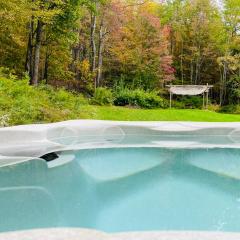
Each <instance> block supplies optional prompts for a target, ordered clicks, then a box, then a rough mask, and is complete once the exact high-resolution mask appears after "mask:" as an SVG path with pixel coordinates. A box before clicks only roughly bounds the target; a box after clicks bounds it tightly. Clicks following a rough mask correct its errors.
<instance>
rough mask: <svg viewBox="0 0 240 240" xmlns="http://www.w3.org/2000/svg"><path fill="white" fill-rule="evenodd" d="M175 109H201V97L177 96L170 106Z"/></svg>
mask: <svg viewBox="0 0 240 240" xmlns="http://www.w3.org/2000/svg"><path fill="white" fill-rule="evenodd" d="M172 106H173V107H175V108H192V109H196V108H198V109H201V108H202V107H203V99H202V96H177V97H176V99H175V100H174V101H173V104H172Z"/></svg>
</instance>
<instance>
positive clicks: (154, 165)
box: [0, 148, 240, 232]
mask: <svg viewBox="0 0 240 240" xmlns="http://www.w3.org/2000/svg"><path fill="white" fill-rule="evenodd" d="M71 154H74V155H75V159H74V160H73V161H71V162H69V163H66V164H64V165H62V166H58V167H54V168H49V167H48V164H47V163H46V162H45V161H43V160H42V161H41V160H32V161H29V162H25V163H21V164H18V165H14V166H8V167H2V168H0V231H11V230H22V229H32V228H44V227H85V228H94V229H98V230H102V231H106V232H121V231H149V230H199V231H202V230H204V231H240V150H238V149H195V150H181V149H179V150H177V149H165V148H114V149H91V150H81V151H76V152H71Z"/></svg>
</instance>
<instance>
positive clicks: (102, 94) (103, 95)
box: [91, 87, 114, 106]
mask: <svg viewBox="0 0 240 240" xmlns="http://www.w3.org/2000/svg"><path fill="white" fill-rule="evenodd" d="M113 101H114V98H113V94H112V92H111V90H109V89H107V88H103V87H99V88H97V89H96V91H95V93H94V95H93V98H92V99H91V104H96V105H100V106H103V105H112V104H113Z"/></svg>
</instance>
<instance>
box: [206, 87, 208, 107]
mask: <svg viewBox="0 0 240 240" xmlns="http://www.w3.org/2000/svg"><path fill="white" fill-rule="evenodd" d="M207 106H208V83H207V96H206V108H207Z"/></svg>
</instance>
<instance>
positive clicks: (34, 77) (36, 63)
mask: <svg viewBox="0 0 240 240" xmlns="http://www.w3.org/2000/svg"><path fill="white" fill-rule="evenodd" d="M42 28H43V23H42V21H40V20H38V23H37V29H36V42H35V51H34V63H33V75H32V78H31V85H35V86H37V85H38V72H39V62H40V49H41V38H42Z"/></svg>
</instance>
